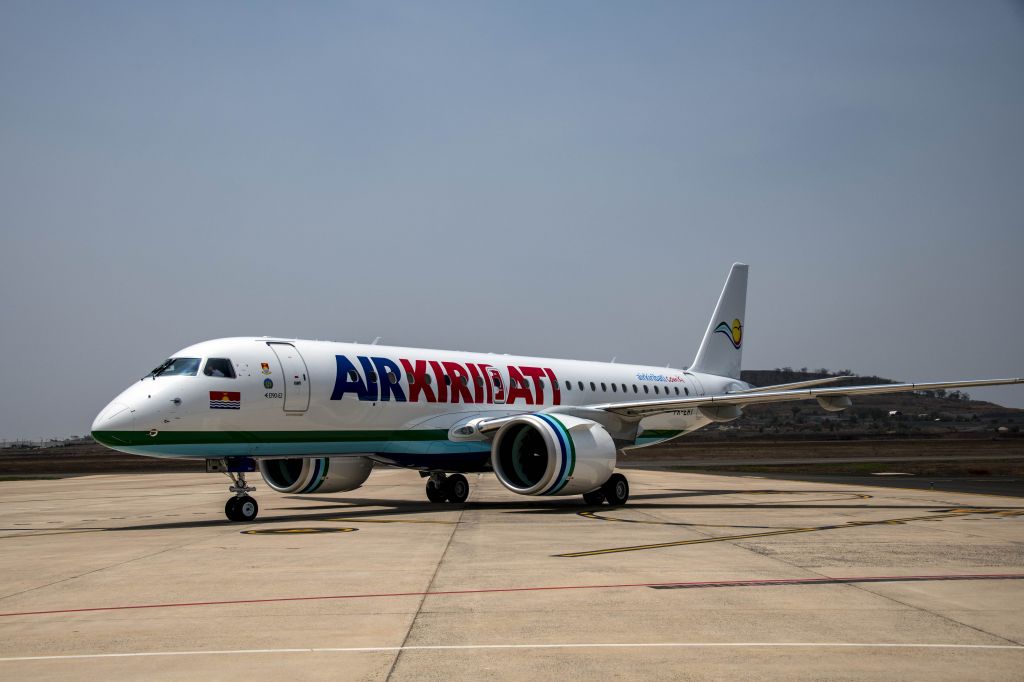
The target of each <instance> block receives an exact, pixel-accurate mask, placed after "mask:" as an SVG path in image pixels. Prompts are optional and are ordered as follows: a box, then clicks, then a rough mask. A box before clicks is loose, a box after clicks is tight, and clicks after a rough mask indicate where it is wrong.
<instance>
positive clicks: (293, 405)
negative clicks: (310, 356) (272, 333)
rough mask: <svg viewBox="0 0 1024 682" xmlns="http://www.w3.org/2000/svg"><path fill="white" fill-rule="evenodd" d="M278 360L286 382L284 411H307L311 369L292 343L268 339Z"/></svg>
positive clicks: (283, 381) (282, 376)
mask: <svg viewBox="0 0 1024 682" xmlns="http://www.w3.org/2000/svg"><path fill="white" fill-rule="evenodd" d="M267 345H268V346H270V349H271V350H272V351H274V355H276V356H277V361H278V362H279V363H281V380H282V383H283V384H284V411H285V412H289V413H295V412H305V411H306V410H308V409H309V369H307V368H306V361H305V360H304V359H303V358H302V355H301V354H300V353H299V349H298V348H296V347H295V346H293V345H292V344H290V343H280V342H277V341H268V342H267Z"/></svg>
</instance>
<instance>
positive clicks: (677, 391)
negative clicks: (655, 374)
mask: <svg viewBox="0 0 1024 682" xmlns="http://www.w3.org/2000/svg"><path fill="white" fill-rule="evenodd" d="M675 389H676V395H679V387H678V386H676V387H675Z"/></svg>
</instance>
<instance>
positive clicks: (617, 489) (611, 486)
mask: <svg viewBox="0 0 1024 682" xmlns="http://www.w3.org/2000/svg"><path fill="white" fill-rule="evenodd" d="M601 492H602V493H604V501H605V502H607V503H608V504H610V505H611V506H613V507H618V506H620V505H623V504H626V500H628V499H629V481H627V480H626V477H625V476H623V475H622V474H612V476H611V478H609V479H608V480H607V482H605V484H604V485H603V486H601Z"/></svg>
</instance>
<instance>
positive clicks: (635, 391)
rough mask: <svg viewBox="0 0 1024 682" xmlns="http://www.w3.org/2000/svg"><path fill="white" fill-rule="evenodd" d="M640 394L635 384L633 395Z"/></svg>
mask: <svg viewBox="0 0 1024 682" xmlns="http://www.w3.org/2000/svg"><path fill="white" fill-rule="evenodd" d="M639 392H640V391H639V389H637V387H636V384H633V393H639Z"/></svg>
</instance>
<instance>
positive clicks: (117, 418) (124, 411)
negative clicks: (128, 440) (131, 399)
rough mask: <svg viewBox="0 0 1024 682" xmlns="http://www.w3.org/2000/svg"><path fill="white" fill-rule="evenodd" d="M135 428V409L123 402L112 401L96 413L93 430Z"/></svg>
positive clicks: (130, 429)
mask: <svg viewBox="0 0 1024 682" xmlns="http://www.w3.org/2000/svg"><path fill="white" fill-rule="evenodd" d="M134 428H135V410H133V409H132V408H131V407H129V406H128V405H126V404H125V403H121V402H116V401H115V402H112V403H110V404H109V405H107V406H106V407H105V408H103V411H102V412H100V413H99V414H98V415H96V419H94V420H93V422H92V432H93V434H94V436H95V433H96V432H97V431H132V430H133V429H134Z"/></svg>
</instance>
